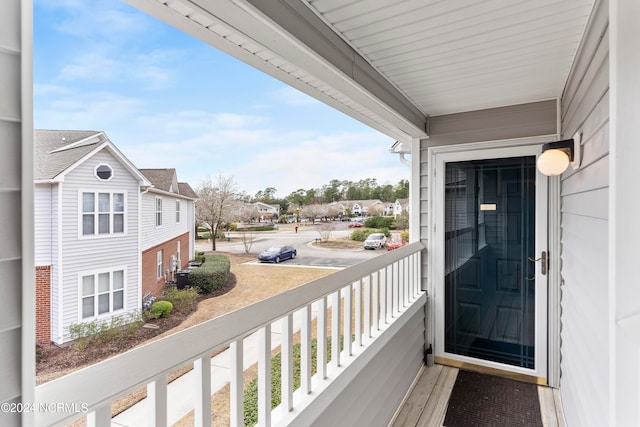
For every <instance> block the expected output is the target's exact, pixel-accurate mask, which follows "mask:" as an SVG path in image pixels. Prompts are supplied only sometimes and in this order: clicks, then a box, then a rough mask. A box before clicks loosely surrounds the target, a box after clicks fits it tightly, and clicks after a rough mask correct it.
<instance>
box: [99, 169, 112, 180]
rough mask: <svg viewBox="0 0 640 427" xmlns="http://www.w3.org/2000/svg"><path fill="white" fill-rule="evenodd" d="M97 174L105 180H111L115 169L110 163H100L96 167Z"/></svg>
mask: <svg viewBox="0 0 640 427" xmlns="http://www.w3.org/2000/svg"><path fill="white" fill-rule="evenodd" d="M96 176H97V177H98V179H102V180H104V181H106V180H109V179H111V177H112V176H113V169H111V166H109V165H99V166H98V167H97V168H96Z"/></svg>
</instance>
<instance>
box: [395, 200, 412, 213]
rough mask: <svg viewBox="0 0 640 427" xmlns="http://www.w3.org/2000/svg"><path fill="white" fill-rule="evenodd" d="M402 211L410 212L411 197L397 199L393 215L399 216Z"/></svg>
mask: <svg viewBox="0 0 640 427" xmlns="http://www.w3.org/2000/svg"><path fill="white" fill-rule="evenodd" d="M402 212H409V199H396V202H395V203H394V204H393V216H394V217H398V216H400V214H402Z"/></svg>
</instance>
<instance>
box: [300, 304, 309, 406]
mask: <svg viewBox="0 0 640 427" xmlns="http://www.w3.org/2000/svg"><path fill="white" fill-rule="evenodd" d="M300 314H301V318H302V319H301V326H300V388H301V389H302V392H303V393H304V394H309V393H311V305H307V306H305V307H303V308H302V309H301V310H300Z"/></svg>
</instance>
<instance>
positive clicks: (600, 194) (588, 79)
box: [560, 1, 610, 426]
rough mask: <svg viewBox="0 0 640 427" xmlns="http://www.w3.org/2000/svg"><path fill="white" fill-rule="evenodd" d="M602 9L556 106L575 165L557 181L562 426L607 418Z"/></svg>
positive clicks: (605, 98) (606, 193) (605, 26)
mask: <svg viewBox="0 0 640 427" xmlns="http://www.w3.org/2000/svg"><path fill="white" fill-rule="evenodd" d="M607 18H608V2H607V1H603V2H600V4H599V7H598V8H597V9H596V10H595V14H594V16H593V17H592V25H591V26H590V28H589V29H588V32H587V33H586V35H585V38H584V40H583V44H582V49H581V51H580V54H579V56H578V57H577V58H576V61H575V64H574V66H573V70H572V73H571V76H570V78H569V80H568V82H567V87H566V89H565V93H564V95H563V98H562V137H563V138H571V137H572V135H573V134H574V133H575V132H577V131H580V132H581V133H582V150H583V154H582V165H581V167H580V168H579V169H578V170H577V171H575V172H572V171H571V169H570V171H569V172H567V173H565V174H564V175H563V176H562V179H561V243H562V246H561V248H562V252H561V258H562V271H561V273H562V279H563V283H564V284H563V287H562V302H561V303H562V315H561V321H562V328H561V337H562V346H561V354H562V358H561V377H560V393H561V395H562V402H563V406H564V413H565V417H566V419H567V423H568V424H569V425H579V426H604V425H607V424H608V419H609V418H608V417H609V411H610V408H609V393H610V379H609V370H608V366H609V352H608V351H607V347H608V342H609V326H608V325H609V323H608V319H609V310H608V304H607V301H608V292H609V291H608V286H607V283H608V268H607V259H608V238H609V233H608V228H609V221H608V198H609V191H608V187H609V75H608V63H609V61H608V59H609V56H608V50H609V47H608V46H609V37H608V36H609V33H608V19H607Z"/></svg>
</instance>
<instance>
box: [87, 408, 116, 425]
mask: <svg viewBox="0 0 640 427" xmlns="http://www.w3.org/2000/svg"><path fill="white" fill-rule="evenodd" d="M87 426H88V427H110V426H111V404H105V405H101V406H99V407H97V408H96V409H95V410H94V411H93V412H89V413H88V414H87Z"/></svg>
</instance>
